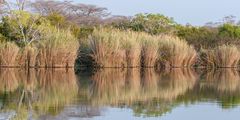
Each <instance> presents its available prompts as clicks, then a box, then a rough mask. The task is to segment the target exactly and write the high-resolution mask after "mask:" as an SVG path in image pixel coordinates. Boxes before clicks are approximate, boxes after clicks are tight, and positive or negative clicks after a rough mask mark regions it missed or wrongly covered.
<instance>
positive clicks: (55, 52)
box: [36, 28, 79, 67]
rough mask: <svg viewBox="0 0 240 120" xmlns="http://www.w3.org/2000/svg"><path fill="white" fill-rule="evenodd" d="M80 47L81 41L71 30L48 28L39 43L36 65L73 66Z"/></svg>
mask: <svg viewBox="0 0 240 120" xmlns="http://www.w3.org/2000/svg"><path fill="white" fill-rule="evenodd" d="M49 33H51V34H49ZM78 48H79V43H78V41H77V40H76V38H75V37H74V36H73V35H72V33H71V32H70V31H68V30H59V29H57V28H52V29H46V30H45V31H43V33H42V40H40V43H39V44H38V55H37V57H36V66H38V67H73V66H74V64H75V59H76V57H77V50H78Z"/></svg>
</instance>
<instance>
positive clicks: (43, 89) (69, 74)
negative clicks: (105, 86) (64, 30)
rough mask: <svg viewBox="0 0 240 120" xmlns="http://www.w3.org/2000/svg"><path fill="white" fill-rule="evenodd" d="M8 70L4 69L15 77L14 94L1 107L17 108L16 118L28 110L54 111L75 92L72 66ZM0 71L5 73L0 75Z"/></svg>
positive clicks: (38, 113) (28, 111) (71, 99)
mask: <svg viewBox="0 0 240 120" xmlns="http://www.w3.org/2000/svg"><path fill="white" fill-rule="evenodd" d="M11 70H14V71H11V72H9V69H6V70H4V71H5V72H9V73H11V76H14V77H16V79H17V83H19V84H18V86H16V88H17V89H14V90H12V93H13V94H14V97H13V98H10V99H11V100H10V101H9V102H7V103H6V104H4V105H3V106H4V109H5V110H17V117H16V119H22V118H23V119H24V116H26V117H27V115H29V113H30V112H33V114H34V115H44V114H48V113H51V114H53V115H54V114H57V113H59V112H60V110H62V109H63V107H64V106H65V105H68V104H70V103H72V102H73V98H74V97H76V95H77V92H78V83H77V81H76V78H75V73H74V71H73V69H68V70H67V71H66V69H49V70H45V69H40V70H38V71H36V70H35V69H30V70H29V71H25V70H21V69H18V70H16V69H11ZM0 73H2V72H0ZM1 75H5V74H0V78H2V76H1ZM8 80H9V81H11V79H8ZM11 85H14V84H10V86H11ZM2 92H4V91H2Z"/></svg>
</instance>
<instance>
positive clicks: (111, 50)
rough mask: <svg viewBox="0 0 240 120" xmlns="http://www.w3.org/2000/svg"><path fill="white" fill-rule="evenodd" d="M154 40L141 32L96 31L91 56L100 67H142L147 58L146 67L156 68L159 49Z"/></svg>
mask: <svg viewBox="0 0 240 120" xmlns="http://www.w3.org/2000/svg"><path fill="white" fill-rule="evenodd" d="M153 39H154V37H153V36H151V35H148V34H146V33H141V32H133V31H121V30H116V29H108V28H100V29H95V30H94V32H93V34H92V36H91V37H90V39H89V41H90V43H89V48H90V49H91V51H92V52H91V55H90V56H91V57H92V58H93V60H94V62H95V65H96V66H98V67H140V66H141V61H142V60H141V59H142V58H145V57H146V58H145V59H144V60H143V61H144V62H143V63H144V66H154V64H155V61H156V60H155V59H156V56H157V55H156V54H157V52H156V51H157V49H158V48H157V46H156V45H157V44H156V41H152V40H153ZM143 48H144V49H143ZM142 54H144V55H142ZM145 64H146V65H145ZM152 64H153V65H152Z"/></svg>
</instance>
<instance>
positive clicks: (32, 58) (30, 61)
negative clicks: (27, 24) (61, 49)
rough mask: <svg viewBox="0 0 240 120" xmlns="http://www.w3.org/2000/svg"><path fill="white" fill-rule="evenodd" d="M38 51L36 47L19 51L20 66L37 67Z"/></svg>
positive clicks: (26, 47)
mask: <svg viewBox="0 0 240 120" xmlns="http://www.w3.org/2000/svg"><path fill="white" fill-rule="evenodd" d="M37 55H38V49H37V48H36V47H34V46H30V45H29V46H25V47H24V48H22V49H20V50H19V53H18V55H17V59H16V60H17V62H18V66H22V67H35V66H36V59H37Z"/></svg>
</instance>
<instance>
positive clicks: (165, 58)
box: [158, 35, 197, 67]
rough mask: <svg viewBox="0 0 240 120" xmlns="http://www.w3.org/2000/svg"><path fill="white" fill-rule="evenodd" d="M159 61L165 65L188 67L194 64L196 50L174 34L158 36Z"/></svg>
mask: <svg viewBox="0 0 240 120" xmlns="http://www.w3.org/2000/svg"><path fill="white" fill-rule="evenodd" d="M158 39H159V46H160V47H159V51H160V57H161V62H162V63H163V64H164V65H165V66H171V67H190V66H192V65H194V63H195V61H196V58H197V52H196V51H195V49H194V48H193V47H192V46H190V45H188V44H187V42H186V41H184V40H181V39H179V38H177V37H174V36H168V35H161V36H159V38H158Z"/></svg>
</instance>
